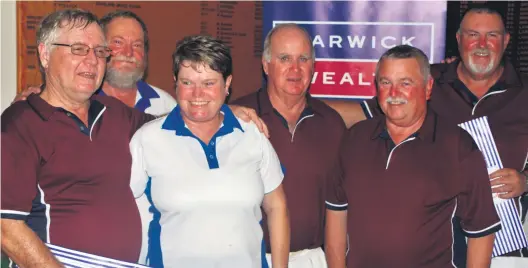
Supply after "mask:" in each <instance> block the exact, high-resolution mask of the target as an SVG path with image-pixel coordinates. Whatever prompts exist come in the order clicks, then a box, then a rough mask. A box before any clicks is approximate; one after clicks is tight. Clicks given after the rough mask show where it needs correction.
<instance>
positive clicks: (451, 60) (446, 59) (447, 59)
mask: <svg viewBox="0 0 528 268" xmlns="http://www.w3.org/2000/svg"><path fill="white" fill-rule="evenodd" d="M456 59H457V57H456V56H453V57H450V58H445V59H443V60H442V61H441V62H440V63H447V64H449V63H451V62H453V61H455V60H456Z"/></svg>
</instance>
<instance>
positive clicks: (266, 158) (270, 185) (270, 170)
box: [255, 127, 284, 194]
mask: <svg viewBox="0 0 528 268" xmlns="http://www.w3.org/2000/svg"><path fill="white" fill-rule="evenodd" d="M255 129H256V127H255ZM256 131H257V132H258V129H256ZM258 135H260V136H261V144H262V161H261V162H260V176H261V178H262V182H263V184H264V193H266V194H268V193H271V192H273V190H275V189H276V188H277V187H279V185H280V184H281V183H282V180H283V179H284V173H283V172H282V166H281V164H280V161H279V157H278V156H277V153H276V152H275V149H273V146H272V145H271V143H270V141H269V140H268V139H267V138H266V137H265V136H264V134H262V133H260V132H259V133H258Z"/></svg>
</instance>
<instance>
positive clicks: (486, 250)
mask: <svg viewBox="0 0 528 268" xmlns="http://www.w3.org/2000/svg"><path fill="white" fill-rule="evenodd" d="M494 240H495V234H489V235H486V236H483V237H477V238H468V247H467V261H466V267H467V268H483V267H490V265H491V253H492V251H493V241H494Z"/></svg>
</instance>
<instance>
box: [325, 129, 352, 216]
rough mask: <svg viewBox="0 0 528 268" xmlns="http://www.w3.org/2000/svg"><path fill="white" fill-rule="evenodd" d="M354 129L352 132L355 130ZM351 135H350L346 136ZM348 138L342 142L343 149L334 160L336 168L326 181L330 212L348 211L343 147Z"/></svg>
mask: <svg viewBox="0 0 528 268" xmlns="http://www.w3.org/2000/svg"><path fill="white" fill-rule="evenodd" d="M353 129H354V128H352V129H351V130H353ZM346 135H349V133H347V134H345V136H346ZM345 140H346V138H343V141H342V142H341V149H340V150H339V154H338V155H337V156H336V158H335V160H334V165H333V166H334V167H333V168H332V171H331V176H330V178H329V179H328V180H327V181H326V187H325V188H326V208H327V209H330V210H346V209H347V208H348V199H347V196H346V193H345V190H344V188H343V183H344V178H345V174H344V172H343V160H345V156H344V155H343V154H344V151H345V150H344V149H343V145H344V142H346V141H345Z"/></svg>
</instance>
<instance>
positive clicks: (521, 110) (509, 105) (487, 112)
mask: <svg viewBox="0 0 528 268" xmlns="http://www.w3.org/2000/svg"><path fill="white" fill-rule="evenodd" d="M459 63H460V61H458V60H457V61H454V62H452V63H450V64H434V65H432V66H431V74H432V75H433V77H434V79H435V82H434V86H433V90H432V94H431V99H430V100H429V106H430V108H432V109H433V110H434V111H435V112H436V113H438V115H440V116H441V117H442V118H445V119H446V120H449V121H450V122H451V123H452V124H453V125H458V124H460V123H463V122H467V121H469V120H471V119H474V118H478V117H482V116H487V117H488V121H489V124H490V128H491V131H492V133H493V137H494V139H495V142H496V144H497V149H498V151H499V154H500V157H501V160H502V164H503V165H504V167H505V168H513V169H515V170H517V171H522V170H524V169H525V165H526V160H527V155H528V76H527V75H524V74H520V73H518V72H517V71H516V70H515V68H514V67H513V65H512V64H511V63H510V62H509V61H507V60H506V61H505V64H504V72H503V74H502V76H501V77H500V78H499V81H498V82H497V83H496V84H495V85H493V86H492V87H491V88H490V89H489V91H488V92H487V93H486V94H485V95H484V96H483V97H482V98H481V99H480V100H478V98H477V97H476V96H475V95H473V93H471V91H470V90H469V89H468V88H467V87H466V85H464V83H463V82H462V81H460V79H458V75H457V71H456V70H457V67H458V64H459ZM365 104H366V105H365ZM367 107H368V109H367ZM363 108H364V110H365V111H366V113H365V114H366V116H367V117H368V118H371V117H373V116H377V115H381V114H382V111H381V109H380V108H379V105H378V103H377V99H376V98H374V99H372V100H369V101H367V102H364V103H363Z"/></svg>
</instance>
